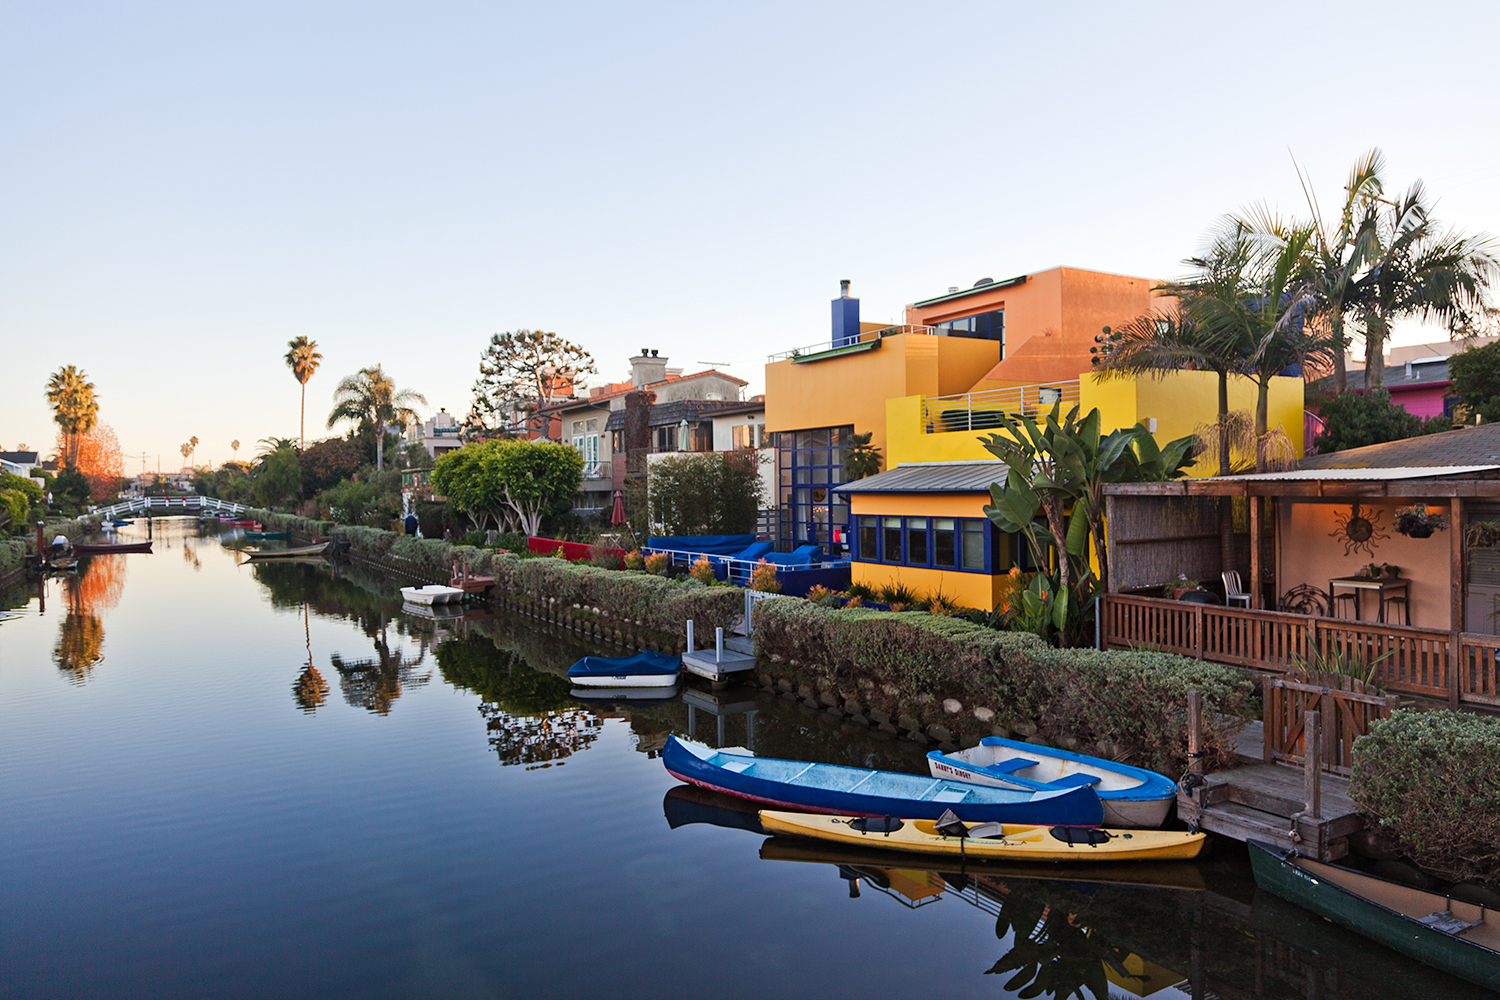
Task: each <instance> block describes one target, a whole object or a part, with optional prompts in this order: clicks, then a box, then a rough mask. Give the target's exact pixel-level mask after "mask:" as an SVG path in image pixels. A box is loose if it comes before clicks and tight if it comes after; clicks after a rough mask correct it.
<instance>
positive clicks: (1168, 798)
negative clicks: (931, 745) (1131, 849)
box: [927, 736, 1177, 829]
mask: <svg viewBox="0 0 1500 1000" xmlns="http://www.w3.org/2000/svg"><path fill="white" fill-rule="evenodd" d="M927 767H928V769H929V770H930V771H931V772H932V776H933V777H934V778H949V779H951V780H953V781H969V782H973V783H974V784H977V785H990V786H993V787H996V788H1029V789H1031V790H1032V791H1037V792H1041V791H1048V790H1058V789H1063V788H1074V787H1077V786H1079V785H1088V786H1090V787H1092V788H1093V789H1094V791H1095V792H1096V793H1098V795H1099V800H1100V801H1101V802H1103V803H1104V825H1105V826H1109V827H1116V826H1129V827H1143V828H1146V829H1155V828H1156V827H1159V826H1161V824H1162V822H1163V821H1164V820H1165V819H1166V818H1167V810H1168V809H1170V808H1171V807H1172V803H1173V802H1176V801H1177V785H1176V784H1175V783H1174V782H1173V781H1172V779H1171V778H1169V777H1167V776H1166V775H1164V774H1157V773H1156V772H1155V771H1148V770H1146V769H1145V768H1143V767H1131V766H1130V765H1129V764H1120V763H1116V762H1115V761H1112V760H1104V759H1103V758H1101V757H1089V756H1087V755H1085V754H1081V753H1071V752H1069V751H1067V750H1056V749H1054V748H1052V747H1044V746H1038V745H1037V744H1035V743H1022V742H1020V741H1019V740H1005V739H1001V738H1000V737H998V736H990V737H987V738H985V739H984V740H981V741H980V743H979V746H977V747H971V748H970V749H968V750H957V751H954V752H953V753H943V752H942V751H941V750H934V751H932V752H931V753H929V754H928V755H927Z"/></svg>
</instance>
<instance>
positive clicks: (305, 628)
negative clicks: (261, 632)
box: [292, 601, 328, 715]
mask: <svg viewBox="0 0 1500 1000" xmlns="http://www.w3.org/2000/svg"><path fill="white" fill-rule="evenodd" d="M302 637H303V642H304V643H305V645H306V647H307V662H306V663H304V664H303V665H302V673H300V674H298V675H297V680H296V681H295V682H294V683H293V684H292V699H293V700H294V701H296V703H297V707H298V708H300V709H302V711H303V712H304V713H305V714H307V715H312V714H313V713H314V712H316V711H317V710H318V709H320V708H322V707H323V703H324V702H326V701H327V700H328V682H327V681H325V680H324V679H323V675H322V674H320V673H318V668H317V667H315V666H313V655H312V623H311V622H310V621H309V620H308V609H307V602H306V601H303V602H302Z"/></svg>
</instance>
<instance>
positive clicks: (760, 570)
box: [750, 559, 781, 594]
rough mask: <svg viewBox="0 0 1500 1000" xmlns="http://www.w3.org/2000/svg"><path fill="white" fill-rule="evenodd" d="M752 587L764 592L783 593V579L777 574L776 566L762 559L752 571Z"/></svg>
mask: <svg viewBox="0 0 1500 1000" xmlns="http://www.w3.org/2000/svg"><path fill="white" fill-rule="evenodd" d="M750 589H751V590H758V591H760V592H761V593H762V594H779V593H781V580H780V579H778V578H777V576H776V567H775V566H772V565H771V564H770V563H768V562H767V561H766V560H764V559H762V560H761V561H760V562H758V563H756V564H755V568H754V569H753V570H751V571H750Z"/></svg>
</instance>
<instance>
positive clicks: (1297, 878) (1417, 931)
mask: <svg viewBox="0 0 1500 1000" xmlns="http://www.w3.org/2000/svg"><path fill="white" fill-rule="evenodd" d="M1249 847H1250V863H1251V865H1252V866H1253V867H1254V869H1255V884H1256V885H1257V886H1259V887H1260V888H1262V889H1264V890H1266V891H1267V892H1270V893H1273V894H1275V895H1277V896H1280V897H1281V898H1282V899H1285V900H1287V901H1289V902H1292V903H1296V904H1297V905H1298V906H1301V907H1303V908H1304V909H1307V910H1311V911H1312V912H1313V913H1316V914H1318V915H1319V916H1320V917H1326V918H1327V919H1328V920H1331V921H1333V922H1334V923H1336V924H1338V925H1339V926H1340V927H1343V928H1346V929H1348V930H1351V931H1353V932H1354V933H1356V934H1363V935H1364V936H1365V937H1367V938H1369V939H1371V940H1372V941H1378V942H1379V943H1380V944H1383V945H1385V946H1386V947H1387V948H1393V949H1395V950H1396V951H1399V952H1400V953H1401V954H1403V955H1405V956H1407V957H1408V958H1414V959H1416V960H1417V961H1419V962H1422V963H1424V964H1426V965H1430V966H1432V967H1433V968H1436V969H1441V970H1443V971H1444V972H1448V973H1451V974H1453V975H1455V976H1458V977H1459V978H1461V979H1467V980H1468V981H1469V982H1471V983H1478V984H1479V985H1480V986H1486V987H1489V988H1490V989H1492V990H1493V989H1500V911H1496V910H1491V909H1488V908H1486V907H1484V906H1480V905H1479V904H1477V903H1466V902H1464V901H1463V900H1461V899H1452V898H1450V897H1448V896H1445V895H1443V894H1442V893H1440V892H1428V891H1427V890H1425V889H1416V888H1413V887H1411V886H1407V885H1401V884H1400V883H1399V882H1391V881H1387V880H1386V879H1383V878H1376V877H1375V876H1373V875H1366V874H1364V873H1363V872H1357V871H1352V870H1350V869H1348V868H1340V867H1339V866H1337V865H1327V864H1323V863H1321V862H1318V861H1313V860H1311V859H1310V858H1304V857H1299V856H1298V855H1296V854H1289V853H1285V852H1283V851H1281V850H1280V849H1279V848H1276V847H1273V846H1271V845H1270V844H1264V843H1261V842H1259V841H1254V840H1252V841H1250V842H1249Z"/></svg>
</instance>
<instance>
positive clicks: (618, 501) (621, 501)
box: [609, 490, 625, 527]
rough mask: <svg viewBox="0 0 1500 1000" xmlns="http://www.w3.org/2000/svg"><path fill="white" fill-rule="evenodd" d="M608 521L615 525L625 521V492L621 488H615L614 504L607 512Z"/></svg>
mask: <svg viewBox="0 0 1500 1000" xmlns="http://www.w3.org/2000/svg"><path fill="white" fill-rule="evenodd" d="M609 523H610V524H613V525H615V526H616V527H618V526H620V525H622V524H624V523H625V493H624V491H623V490H615V506H614V509H613V510H611V511H610V512H609Z"/></svg>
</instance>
